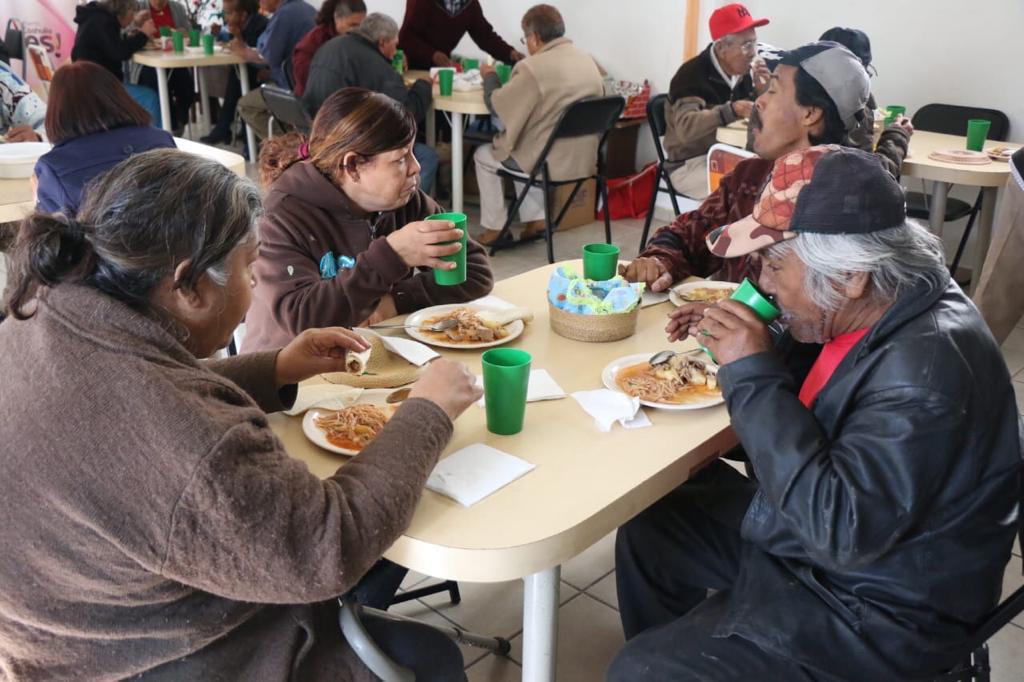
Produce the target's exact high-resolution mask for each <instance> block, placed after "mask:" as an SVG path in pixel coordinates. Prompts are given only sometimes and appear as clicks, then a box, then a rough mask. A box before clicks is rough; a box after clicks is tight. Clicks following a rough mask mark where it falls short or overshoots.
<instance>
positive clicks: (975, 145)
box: [967, 118, 992, 152]
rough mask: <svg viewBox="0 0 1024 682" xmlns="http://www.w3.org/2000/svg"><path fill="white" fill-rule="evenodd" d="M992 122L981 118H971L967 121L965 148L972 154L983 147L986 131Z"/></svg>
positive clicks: (986, 135)
mask: <svg viewBox="0 0 1024 682" xmlns="http://www.w3.org/2000/svg"><path fill="white" fill-rule="evenodd" d="M991 126H992V121H986V120H985V119H983V118H972V119H971V120H969V121H967V148H968V149H970V150H971V151H972V152H980V151H981V150H982V148H983V147H984V146H985V138H987V137H988V129H989V128H990V127H991Z"/></svg>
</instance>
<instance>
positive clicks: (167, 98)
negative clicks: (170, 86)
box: [156, 66, 171, 132]
mask: <svg viewBox="0 0 1024 682" xmlns="http://www.w3.org/2000/svg"><path fill="white" fill-rule="evenodd" d="M156 89H157V92H158V93H159V95H160V118H162V119H163V121H162V124H161V127H162V128H163V129H164V130H166V131H167V132H171V94H170V93H169V92H168V91H167V69H165V68H164V67H162V66H158V67H156Z"/></svg>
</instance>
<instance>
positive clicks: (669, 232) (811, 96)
mask: <svg viewBox="0 0 1024 682" xmlns="http://www.w3.org/2000/svg"><path fill="white" fill-rule="evenodd" d="M869 89H870V85H869V82H868V76H867V73H866V72H865V70H864V65H863V64H862V62H861V61H860V59H858V58H857V57H856V56H855V55H854V54H853V53H852V52H850V51H849V50H847V49H846V48H844V47H842V46H841V45H839V44H837V43H833V42H818V43H810V44H808V45H804V46H802V47H799V48H797V49H795V50H791V51H789V52H786V53H783V55H782V59H781V60H780V61H779V62H778V64H777V66H776V68H775V71H774V73H773V74H772V78H771V80H770V82H769V85H768V90H767V91H766V92H765V93H764V94H762V95H761V96H760V97H758V99H757V101H756V102H755V104H754V110H753V114H752V115H751V120H750V126H751V128H752V129H753V133H752V135H753V146H754V151H755V152H757V154H758V158H753V159H746V160H744V161H742V162H740V163H739V164H738V165H737V166H736V169H735V170H734V171H733V172H732V173H731V174H729V175H727V176H726V177H725V178H723V179H722V183H721V185H720V186H719V188H718V189H717V190H716V191H715V192H713V193H712V194H711V195H710V196H708V198H707V199H705V200H704V202H703V203H702V204H701V205H700V207H699V208H697V209H696V210H694V211H690V212H689V213H684V214H682V215H680V216H679V217H678V218H676V220H675V221H674V222H673V223H672V224H671V225H668V226H666V227H664V228H662V229H661V230H659V231H658V232H657V233H656V234H655V235H654V237H653V238H652V239H651V241H650V242H649V243H648V245H647V246H646V248H645V249H644V250H643V251H642V252H641V253H640V256H639V257H638V258H636V259H634V260H633V262H632V263H630V264H629V265H628V266H623V267H622V268H621V270H622V274H623V275H625V277H626V279H628V280H629V281H631V282H645V283H646V284H647V285H648V286H649V287H650V288H651V290H652V291H655V292H657V291H664V290H666V289H667V288H668V287H670V286H671V285H672V283H673V282H678V281H680V280H682V279H685V278H686V277H689V276H691V275H695V276H698V277H708V276H710V275H715V276H716V279H724V280H729V281H733V282H739V281H741V280H742V279H743V277H745V276H750V277H751V278H756V277H757V274H758V272H759V271H760V264H759V263H758V262H757V261H756V260H752V259H750V258H737V259H734V260H729V261H726V260H723V259H721V258H718V257H716V256H714V255H712V254H711V253H710V252H709V251H708V249H707V246H706V245H705V243H704V238H705V237H706V235H707V233H708V232H710V231H711V230H713V229H715V228H717V227H720V226H722V225H725V224H727V223H730V222H733V221H736V220H739V219H740V218H742V217H744V216H746V215H749V214H750V212H751V211H752V210H753V208H754V204H755V202H756V200H757V195H758V193H759V192H760V191H761V188H762V187H763V186H764V182H765V179H766V178H767V177H768V174H769V173H770V172H771V167H772V162H774V161H775V159H777V158H778V157H779V156H781V155H783V154H785V153H787V152H791V151H796V150H798V149H804V148H807V147H810V146H812V145H815V144H841V145H847V146H848V145H849V144H850V140H849V133H850V132H851V131H853V130H855V129H856V127H857V125H858V123H859V121H860V119H861V118H862V117H863V115H864V105H865V103H866V102H867V98H868V93H869ZM879 152H880V153H879V155H878V158H879V159H880V160H881V162H882V164H883V166H884V167H885V168H886V170H888V171H889V172H890V173H891V174H892V175H894V176H896V175H898V174H899V169H900V165H901V164H902V163H903V156H904V149H903V148H900V147H898V146H891V145H887V146H886V147H885V150H884V152H883V150H881V149H880V150H879Z"/></svg>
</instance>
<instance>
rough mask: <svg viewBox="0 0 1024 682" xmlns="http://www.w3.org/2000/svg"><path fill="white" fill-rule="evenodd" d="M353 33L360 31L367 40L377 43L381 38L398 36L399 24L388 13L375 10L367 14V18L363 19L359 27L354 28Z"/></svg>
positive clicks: (389, 38)
mask: <svg viewBox="0 0 1024 682" xmlns="http://www.w3.org/2000/svg"><path fill="white" fill-rule="evenodd" d="M353 33H358V34H359V35H361V36H363V37H364V38H366V39H367V40H369V41H371V42H374V43H377V42H380V41H381V40H391V39H392V38H394V37H396V36H397V35H398V24H396V23H395V20H394V19H392V18H391V17H389V16H388V15H386V14H381V13H380V12H374V13H373V14H367V15H366V18H365V19H363V23H361V24H359V28H357V29H353Z"/></svg>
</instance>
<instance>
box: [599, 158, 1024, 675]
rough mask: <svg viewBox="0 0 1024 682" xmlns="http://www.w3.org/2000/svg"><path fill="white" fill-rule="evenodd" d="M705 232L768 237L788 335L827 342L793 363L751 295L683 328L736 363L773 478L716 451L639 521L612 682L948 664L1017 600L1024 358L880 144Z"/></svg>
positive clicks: (807, 166)
mask: <svg viewBox="0 0 1024 682" xmlns="http://www.w3.org/2000/svg"><path fill="white" fill-rule="evenodd" d="M708 242H709V248H710V249H711V251H712V252H714V253H715V254H716V255H718V256H721V257H724V258H729V257H735V256H740V255H743V254H750V253H755V252H756V253H758V254H759V255H760V258H761V259H762V261H763V267H762V270H761V275H760V279H759V284H760V287H761V289H762V291H763V293H764V294H766V295H768V296H772V297H774V299H775V302H776V303H777V305H778V307H779V308H781V310H782V318H781V319H782V322H783V323H784V324H785V325H786V327H787V328H788V334H789V335H791V336H792V337H793V338H794V339H795V340H797V341H800V342H804V343H815V344H824V346H823V347H822V348H821V350H820V353H819V354H818V356H817V359H816V361H815V363H814V365H813V367H812V368H811V370H810V372H809V373H808V374H807V375H806V376H794V375H793V373H791V372H790V371H789V370H788V369H787V367H786V366H785V364H784V363H783V362H782V360H781V359H780V356H779V354H778V353H777V352H776V351H775V350H774V349H773V344H772V341H771V338H770V336H769V332H768V328H767V327H766V325H765V323H764V322H762V321H761V320H760V319H759V318H758V317H757V316H756V315H755V314H754V312H753V311H752V310H751V309H750V308H747V307H746V306H745V305H743V304H741V303H738V302H736V301H731V300H727V301H724V302H722V303H721V304H719V305H718V306H716V307H712V308H709V309H706V310H704V311H702V312H699V311H697V310H696V309H688V308H686V307H684V308H682V309H680V313H679V314H678V315H676V316H675V317H674V319H673V320H672V322H671V323H670V325H669V333H670V339H679V338H681V337H682V336H684V335H687V334H690V335H694V336H696V337H697V338H699V339H700V341H701V343H702V344H704V345H705V346H706V347H707V348H708V349H709V350H710V351H711V352H712V353H713V354H714V356H715V358H717V360H718V362H719V363H720V364H721V369H720V371H719V374H718V379H719V385H721V386H722V388H723V393H724V395H725V400H726V404H727V406H728V410H729V416H730V417H731V419H732V425H733V428H734V429H735V431H736V435H737V436H738V437H739V441H740V444H741V445H742V448H743V450H744V451H745V454H746V456H747V458H748V459H749V462H750V465H751V468H752V470H753V473H754V474H755V478H753V479H747V478H745V477H743V476H742V475H740V474H739V473H738V472H736V470H734V469H732V468H731V467H729V466H727V465H725V464H723V463H721V462H718V463H715V464H713V465H711V466H709V467H706V468H705V469H703V470H701V472H700V473H699V474H698V475H697V476H695V477H694V478H693V479H691V480H690V481H689V482H687V483H686V484H684V485H683V486H681V487H679V488H677V489H676V490H675V491H673V492H672V493H670V494H669V495H667V496H666V497H665V498H663V499H662V500H660V501H659V502H657V503H655V504H654V505H653V506H652V507H650V508H649V509H647V510H646V511H644V512H642V513H641V514H640V515H639V516H638V517H636V518H635V519H633V520H632V521H630V522H629V523H628V524H627V525H625V526H624V527H623V528H621V529H620V530H619V534H618V540H617V546H616V568H617V573H616V576H617V582H618V594H619V605H620V613H621V616H622V621H623V625H624V628H625V631H626V637H627V639H629V641H628V642H627V644H626V646H625V648H624V649H623V650H622V651H621V652H620V653H619V654H618V656H617V657H616V659H615V661H614V662H613V664H612V667H611V672H610V674H609V679H610V680H613V681H618V680H630V681H633V680H643V679H680V680H682V679H686V680H689V679H701V680H734V679H785V680H811V679H828V680H837V679H841V680H862V679H887V680H889V679H931V678H933V677H935V676H936V675H938V674H939V673H941V672H942V671H945V670H949V669H950V668H952V667H953V666H954V665H957V664H959V663H961V662H962V661H963V659H964V658H965V657H966V656H967V654H968V653H969V651H970V644H969V641H970V638H971V636H972V634H973V630H974V628H976V627H977V626H978V625H979V624H980V623H981V622H982V621H983V620H984V619H985V618H986V616H987V615H988V614H989V613H990V612H991V611H992V609H993V608H994V607H995V605H996V603H997V602H998V600H999V592H1000V587H1001V583H1002V577H1003V572H1004V569H1005V567H1006V564H1007V561H1008V560H1009V558H1010V551H1011V547H1012V545H1013V540H1014V535H1015V533H1016V532H1017V531H1018V527H1019V519H1018V511H1017V509H1018V504H1019V502H1020V500H1021V452H1020V444H1019V440H1018V417H1017V408H1016V404H1015V401H1014V394H1013V389H1012V387H1011V383H1010V376H1009V373H1008V372H1007V369H1006V365H1005V363H1004V362H1003V359H1002V356H1001V354H1000V352H999V348H998V347H997V345H996V344H995V342H994V341H993V339H992V336H991V334H989V332H988V329H987V328H986V327H985V324H984V322H983V321H982V320H981V318H980V316H979V315H978V312H977V310H976V309H975V308H974V306H973V305H972V304H971V303H970V301H969V300H968V299H967V297H966V296H965V295H964V293H963V292H962V291H961V290H960V288H959V287H958V286H957V285H956V284H955V283H953V282H952V281H951V280H950V277H949V273H948V272H947V271H946V267H945V265H944V263H943V256H942V249H941V244H940V242H939V240H938V239H937V238H936V237H934V236H932V235H931V234H929V233H928V232H927V231H925V230H924V229H923V228H922V227H920V226H918V225H917V224H915V223H912V222H909V221H907V219H906V213H905V201H904V197H903V191H902V189H901V188H900V187H899V185H898V184H897V183H896V181H895V180H894V179H893V178H892V176H891V175H890V174H888V173H887V172H885V171H884V170H883V169H882V166H881V165H880V164H879V162H878V160H877V159H876V158H874V157H873V156H871V155H869V154H867V153H865V152H862V151H860V150H855V149H849V148H841V147H837V146H822V147H812V148H809V149H804V150H800V151H796V152H793V153H790V154H786V155H784V156H782V157H780V158H779V159H778V160H777V161H776V162H775V165H774V169H773V173H772V175H771V178H770V181H769V182H768V184H767V186H766V187H765V189H764V190H763V193H762V195H761V199H760V202H759V203H758V205H757V207H756V208H755V209H754V212H753V214H752V215H751V216H749V217H747V218H745V219H742V220H740V221H737V222H734V223H731V224H729V225H727V226H725V227H723V228H720V229H718V230H716V231H715V232H713V233H711V235H710V236H709V238H708ZM708 589H714V590H716V593H715V594H714V595H712V596H710V597H707V590H708Z"/></svg>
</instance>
